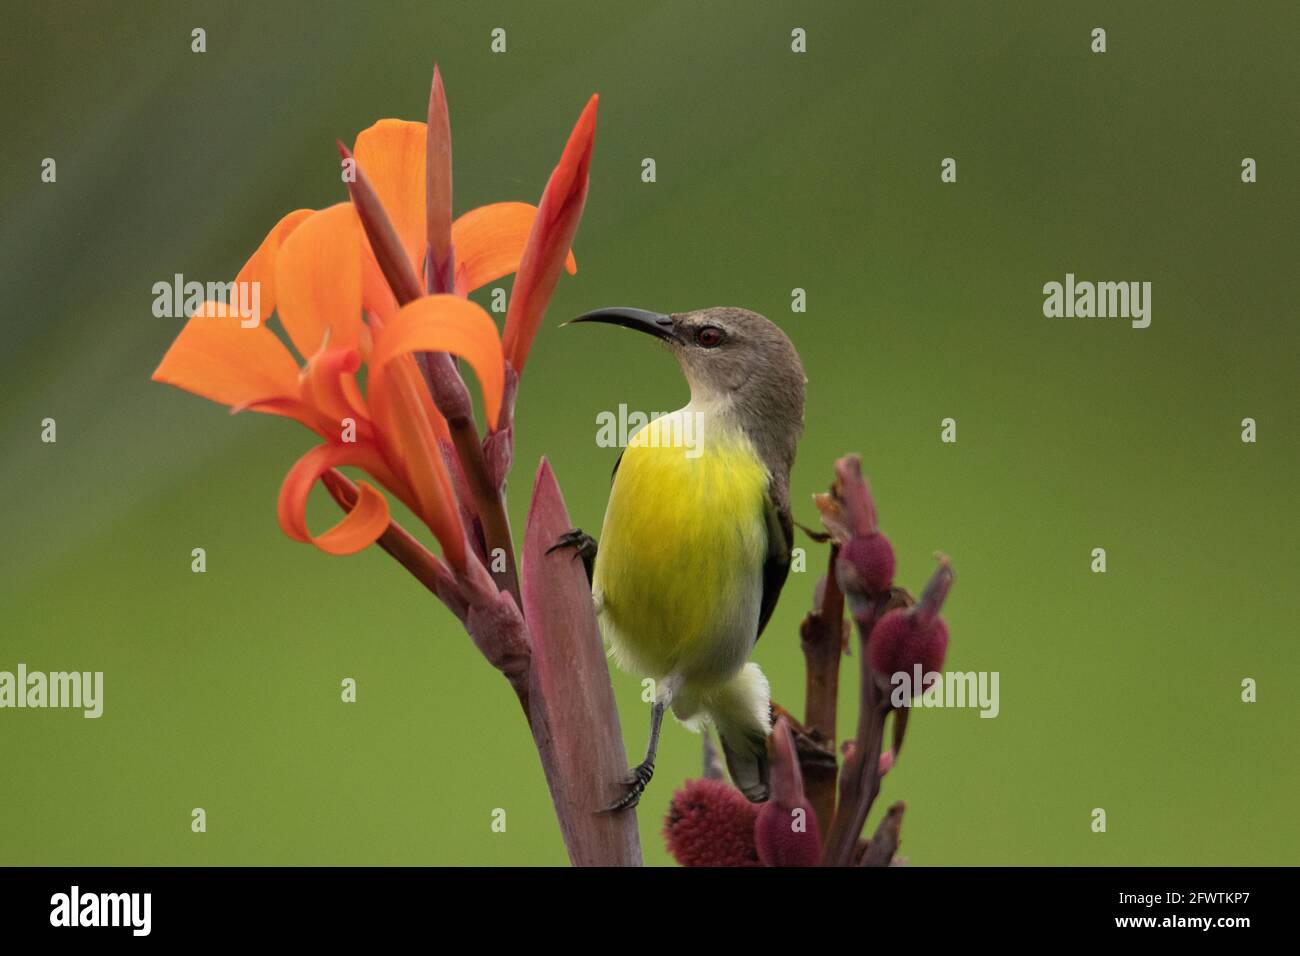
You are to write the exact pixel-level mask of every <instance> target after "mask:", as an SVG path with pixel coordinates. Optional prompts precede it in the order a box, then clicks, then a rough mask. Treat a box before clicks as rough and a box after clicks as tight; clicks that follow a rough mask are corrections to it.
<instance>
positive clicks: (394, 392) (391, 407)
mask: <svg viewBox="0 0 1300 956" xmlns="http://www.w3.org/2000/svg"><path fill="white" fill-rule="evenodd" d="M369 399H370V405H371V409H372V410H373V412H374V415H375V422H376V424H377V425H378V426H379V429H380V440H381V442H382V443H383V447H384V448H385V449H387V452H388V455H389V457H390V459H392V460H393V461H395V462H397V463H398V464H395V466H394V467H400V471H401V474H402V477H403V480H404V482H405V487H406V488H407V489H409V494H410V498H409V499H406V498H404V499H403V500H404V501H406V504H407V506H408V507H410V508H411V510H413V511H414V512H415V513H416V514H417V515H419V516H420V519H421V520H422V521H423V522H424V523H425V524H426V525H427V526H428V528H429V530H430V531H432V532H433V534H434V537H436V538H437V539H438V542H439V543H440V544H441V545H442V551H443V554H444V555H445V556H446V558H447V561H448V562H449V563H450V564H451V566H452V567H454V568H455V569H456V570H458V571H463V570H464V569H465V529H464V526H463V525H462V524H461V520H460V512H459V509H458V507H457V505H456V492H455V488H454V487H453V486H452V483H451V477H450V476H449V475H448V474H447V466H446V463H445V462H444V461H443V458H442V451H441V449H440V447H439V440H438V431H439V429H441V430H442V431H444V432H445V431H446V424H445V423H444V422H443V421H442V417H441V416H440V415H439V414H438V412H437V410H436V409H434V407H433V402H432V401H431V400H430V399H429V391H428V389H427V388H426V387H425V385H424V380H423V379H422V378H421V377H420V373H419V370H418V369H417V368H416V365H415V359H414V357H413V356H410V355H399V356H397V357H396V358H395V359H393V360H392V361H391V362H389V363H388V364H387V370H386V373H385V374H382V375H376V374H373V372H372V375H371V377H370V384H369Z"/></svg>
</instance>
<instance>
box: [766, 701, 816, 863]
mask: <svg viewBox="0 0 1300 956" xmlns="http://www.w3.org/2000/svg"><path fill="white" fill-rule="evenodd" d="M769 749H770V752H771V758H772V796H771V798H770V799H769V800H768V801H767V803H765V804H763V806H762V807H761V808H760V809H759V811H758V819H757V820H756V821H755V823H754V843H755V844H756V845H757V847H758V858H759V859H760V860H762V861H763V862H764V863H765V864H767V865H768V866H816V865H817V864H818V863H819V862H820V861H821V856H822V843H821V833H820V831H819V830H818V827H817V814H816V813H815V812H814V810H813V807H812V803H811V802H810V801H809V800H808V798H807V797H805V796H804V792H803V775H802V773H801V771H800V769H799V755H798V753H797V752H796V750H795V745H794V735H793V734H792V733H791V732H790V724H789V722H788V721H787V720H786V719H785V718H784V717H782V718H781V719H780V720H779V721H777V725H776V727H775V728H773V730H772V737H771V742H770V747H769Z"/></svg>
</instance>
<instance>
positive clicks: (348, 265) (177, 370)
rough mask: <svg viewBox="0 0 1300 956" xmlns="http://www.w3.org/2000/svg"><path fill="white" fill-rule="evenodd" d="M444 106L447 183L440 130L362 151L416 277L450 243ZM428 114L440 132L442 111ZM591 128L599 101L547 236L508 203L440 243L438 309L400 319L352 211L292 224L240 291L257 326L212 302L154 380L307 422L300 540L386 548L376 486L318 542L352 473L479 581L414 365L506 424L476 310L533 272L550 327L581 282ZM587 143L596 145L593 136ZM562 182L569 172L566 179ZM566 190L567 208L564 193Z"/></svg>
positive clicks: (264, 252)
mask: <svg viewBox="0 0 1300 956" xmlns="http://www.w3.org/2000/svg"><path fill="white" fill-rule="evenodd" d="M434 93H435V100H438V99H439V97H440V96H441V80H440V78H439V77H438V76H437V74H436V73H435V79H434ZM441 102H442V109H443V113H442V120H443V122H442V123H441V124H438V125H435V127H434V129H435V136H434V137H433V143H434V147H435V149H436V151H437V156H436V158H437V159H438V160H439V161H445V165H446V176H445V181H440V180H438V179H437V178H436V177H435V175H434V172H433V170H434V167H436V166H438V165H439V164H438V163H435V164H433V166H427V164H426V153H427V142H428V139H429V133H428V130H429V127H427V126H426V125H425V124H424V123H410V122H405V121H401V120H392V119H386V120H380V121H379V122H378V123H376V124H375V125H374V126H371V127H370V128H369V129H367V130H365V131H363V132H362V133H361V134H360V135H359V136H358V137H357V141H356V149H355V154H354V155H355V161H356V164H357V166H358V167H359V168H360V169H361V170H362V171H363V172H364V174H365V176H366V178H367V179H368V180H369V182H370V183H371V185H372V187H373V188H374V191H375V193H376V194H377V195H378V197H379V199H380V200H381V202H382V205H383V207H384V213H385V214H386V215H387V217H388V219H389V221H390V222H391V223H392V226H393V230H394V232H395V233H396V235H397V238H398V239H399V240H400V243H401V246H402V250H403V251H404V253H405V255H406V256H407V257H408V258H409V260H410V263H411V265H412V267H413V269H414V271H415V273H416V274H417V275H420V274H423V271H424V265H425V260H426V258H427V257H426V254H425V253H426V249H427V248H429V246H428V241H429V240H428V235H427V234H428V233H433V234H435V235H436V233H437V230H438V223H437V222H435V223H434V224H433V225H434V228H433V229H432V230H429V229H428V226H429V223H428V221H427V220H428V219H429V213H428V212H427V211H426V198H427V196H426V188H427V185H426V184H427V181H432V182H433V185H434V189H435V191H436V193H437V194H438V195H436V196H435V198H436V199H444V198H445V200H446V205H447V207H449V206H450V142H449V140H446V136H447V134H446V124H445V100H444V101H441ZM430 113H431V118H433V117H434V110H433V108H432V107H431V111H430ZM594 119H595V98H594V97H593V98H592V102H591V103H589V104H588V107H587V110H586V111H584V113H583V116H582V119H580V120H579V124H578V128H575V131H574V135H573V137H571V138H570V143H569V146H568V147H567V148H566V151H565V158H563V159H562V160H561V166H560V167H557V170H556V173H555V174H553V176H552V181H551V183H548V186H547V192H546V193H545V194H544V196H543V200H542V210H543V213H544V220H545V221H543V222H541V224H539V220H538V210H537V209H536V208H535V207H533V206H530V205H528V204H526V203H515V202H508V203H495V204H492V205H488V206H482V207H480V208H478V209H474V210H471V211H470V212H467V213H465V214H464V215H463V216H461V217H460V218H459V219H456V220H455V221H454V222H452V223H451V226H450V237H449V240H450V242H449V244H448V242H447V241H446V238H444V239H443V241H442V242H440V243H435V246H437V245H440V246H442V247H443V248H444V249H446V253H445V254H444V255H443V259H442V265H443V266H444V267H446V266H449V267H450V268H451V270H452V271H451V275H452V276H454V293H455V294H438V295H428V296H424V297H422V298H417V299H414V301H409V302H408V303H407V304H406V305H405V306H402V307H401V308H399V307H398V303H397V300H396V298H395V297H394V294H393V291H392V290H391V289H390V288H389V285H388V283H387V282H386V281H385V278H384V273H383V271H381V269H380V267H379V265H378V262H377V260H376V258H375V254H374V252H373V250H372V249H371V247H370V244H369V242H367V240H366V233H365V231H364V230H363V228H362V225H361V221H360V220H359V218H358V214H357V211H356V209H355V208H354V206H353V205H351V204H349V203H341V204H339V205H336V206H331V207H329V208H327V209H323V210H320V211H313V210H309V209H299V210H295V211H294V212H291V213H289V214H288V215H286V216H285V217H284V218H282V219H281V220H280V221H279V222H278V223H277V224H276V225H275V227H274V228H272V230H271V231H270V233H268V235H267V236H266V238H265V239H264V240H263V241H262V244H261V245H260V246H259V247H258V249H257V251H256V252H254V253H253V256H252V257H251V258H250V259H249V261H248V262H247V264H245V266H244V267H243V269H241V270H240V272H239V275H238V276H237V279H236V281H237V282H257V283H259V284H260V314H259V315H258V316H257V317H256V318H257V320H258V321H257V322H256V323H253V322H248V321H245V320H243V319H241V317H240V316H238V315H236V314H233V312H232V311H231V310H229V309H227V308H226V307H225V306H223V305H222V304H221V303H216V302H208V303H205V304H204V305H203V306H202V307H201V308H200V309H198V310H197V311H196V312H195V314H194V315H193V316H192V317H191V318H190V319H189V321H188V322H187V323H186V325H185V327H184V328H183V329H182V330H181V333H180V335H179V336H177V338H176V341H175V342H173V344H172V346H171V348H170V349H169V350H168V352H167V354H166V355H165V356H164V357H163V360H162V363H161V364H160V365H159V366H158V368H157V370H156V371H155V372H154V374H153V378H154V380H155V381H159V382H165V383H167V384H170V385H174V386H176V387H178V388H181V389H184V390H186V391H189V392H193V393H194V394H197V395H201V396H203V397H205V398H208V399H211V400H212V401H216V402H220V403H222V404H224V405H229V406H230V407H231V410H232V411H256V412H263V413H267V414H273V415H281V416H285V417H288V418H293V419H296V420H297V421H299V422H301V423H302V424H304V425H306V426H307V427H308V428H310V429H312V430H313V431H315V432H316V433H317V434H319V435H320V436H321V437H322V438H323V439H325V442H324V444H321V445H318V446H317V447H316V448H313V449H312V450H311V451H309V452H308V453H307V454H305V455H304V456H302V458H300V459H299V460H298V461H297V463H296V464H294V466H293V467H292V468H291V469H290V470H289V473H288V474H287V475H286V476H285V479H284V482H283V484H282V486H281V489H280V497H279V508H278V511H279V520H280V527H281V528H282V529H283V530H284V532H285V533H286V534H287V535H289V537H291V538H294V539H295V540H298V541H303V542H311V543H312V544H314V545H316V547H318V548H320V549H321V550H322V551H326V552H328V553H330V554H350V553H353V552H356V551H359V550H361V549H362V548H365V547H366V546H368V545H369V544H371V543H372V542H374V541H375V540H376V539H377V538H378V537H379V536H380V535H382V534H383V533H384V531H385V530H386V529H387V528H388V526H389V521H390V518H389V511H388V503H387V501H386V499H385V498H384V496H383V495H382V494H381V493H380V492H379V491H377V490H376V489H375V488H374V487H373V486H372V485H370V484H368V483H366V482H364V481H360V482H357V489H358V496H357V501H356V504H355V505H354V506H353V507H352V509H351V510H350V511H349V512H348V513H347V514H346V515H345V516H344V518H343V520H342V521H340V522H339V523H338V524H337V525H335V526H334V527H333V528H331V529H330V530H328V531H326V532H324V533H322V534H319V535H313V534H312V533H311V531H310V530H309V529H308V527H307V522H306V514H305V511H306V502H307V495H308V492H309V491H310V490H311V487H312V486H313V485H314V484H315V482H316V481H317V480H318V479H319V478H320V477H321V476H322V475H324V474H325V473H326V472H328V471H330V470H331V469H333V468H336V467H338V466H341V465H352V466H357V467H360V468H362V469H364V470H365V471H366V472H368V473H369V475H370V476H371V477H372V478H373V479H374V480H375V481H377V482H378V483H379V484H380V485H382V486H383V487H385V488H387V489H388V491H389V492H390V493H392V494H393V495H395V496H396V497H397V498H398V499H399V500H401V501H402V502H403V503H404V504H405V505H406V506H407V507H408V508H410V509H411V510H412V511H413V512H414V513H415V514H416V515H417V516H418V517H419V518H420V519H421V520H422V521H423V522H424V523H425V524H426V525H427V526H428V528H429V529H430V530H431V531H432V532H433V534H434V536H435V537H436V538H437V539H438V541H439V543H440V544H441V545H442V549H443V553H444V555H445V556H446V558H447V561H448V562H449V563H450V564H451V566H452V567H453V568H454V569H455V570H456V571H457V572H463V571H464V570H465V569H466V561H467V541H466V533H465V528H464V525H463V524H462V521H461V517H460V510H459V508H458V505H457V501H456V498H455V492H454V489H453V484H452V481H451V479H450V477H449V474H448V470H447V465H446V463H445V461H444V459H443V450H442V449H443V448H444V447H447V446H448V428H447V423H446V422H445V421H444V420H443V417H442V416H441V415H440V414H439V412H438V410H437V408H436V407H435V406H434V404H433V400H432V399H431V398H430V395H429V391H428V389H427V387H426V385H425V382H424V380H423V378H422V377H421V374H420V371H419V368H418V366H417V365H416V361H415V355H416V354H417V353H424V352H442V353H448V354H452V355H457V356H460V357H461V358H463V359H465V360H466V361H467V362H468V363H469V365H470V366H471V367H472V368H473V370H474V372H475V374H476V375H477V377H478V381H479V384H480V387H481V388H482V391H483V400H484V406H485V410H486V412H487V417H488V421H489V422H490V423H495V422H497V421H498V418H499V416H500V414H501V410H502V402H503V395H504V389H505V377H506V358H505V355H504V354H503V350H502V345H501V339H500V337H499V336H498V334H497V329H496V326H495V324H494V323H493V321H492V319H491V317H490V316H488V314H487V313H486V312H484V311H483V309H481V308H480V307H479V306H477V305H475V304H474V303H472V302H470V301H469V300H468V299H466V298H464V296H466V295H467V294H468V293H469V292H471V291H473V290H474V289H476V288H478V287H480V286H482V285H484V284H485V283H488V282H492V281H494V280H496V279H499V278H501V277H503V276H506V275H508V274H510V273H511V272H514V271H515V270H516V269H517V268H519V266H520V260H521V258H524V259H527V258H529V257H531V258H532V259H533V260H535V261H538V262H541V263H543V264H544V265H545V266H546V269H547V271H548V272H553V273H554V274H553V275H544V276H543V277H542V281H540V282H539V281H538V280H537V279H536V278H534V279H530V280H528V282H527V283H526V291H525V294H524V295H523V298H525V299H528V300H530V301H531V305H530V310H531V311H536V312H537V319H538V320H540V309H539V308H538V307H537V304H538V301H539V300H540V301H541V306H542V307H544V305H545V299H546V298H549V294H550V291H551V288H553V286H554V280H555V278H556V277H558V272H559V265H560V263H561V262H563V263H564V264H565V265H567V267H568V270H569V272H570V273H573V272H574V271H575V270H576V267H575V265H574V262H573V256H572V253H571V252H569V251H568V249H569V244H570V243H571V242H572V238H573V231H574V229H575V228H576V225H577V221H576V218H574V219H573V221H572V227H573V228H569V226H570V223H569V222H568V217H567V215H566V213H567V212H569V211H571V210H572V208H573V206H574V202H573V194H575V192H576V193H580V198H579V199H578V203H577V209H578V212H579V213H580V212H581V199H583V198H585V195H586V174H587V167H588V164H589V162H590V151H591V143H592V136H593V135H594ZM579 129H583V130H584V131H585V132H584V133H583V135H582V136H581V137H580V136H579ZM439 136H441V139H440V138H439ZM444 140H445V142H444ZM575 141H576V142H575ZM571 154H572V155H571ZM561 168H563V169H565V170H566V172H565V173H564V176H563V177H560V170H561ZM579 169H580V175H578V173H577V172H576V170H579ZM426 177H428V179H427V178H426ZM557 177H560V178H561V179H562V183H561V186H562V188H563V189H564V190H565V191H566V195H565V196H559V195H557V194H556V190H555V189H552V186H553V185H555V181H556V179H557ZM558 188H560V187H557V189H558ZM433 205H434V206H435V207H436V206H437V205H438V204H437V203H435V204H433ZM548 209H549V210H551V212H550V213H549V214H547V213H546V211H547V210H548ZM556 209H559V210H560V215H559V216H558V218H557V214H556V212H555V210H556ZM437 215H438V210H437V208H435V209H434V218H437ZM448 218H449V213H448ZM446 221H447V220H446V219H443V220H442V228H443V229H445V228H446ZM453 257H454V258H453ZM388 261H390V262H391V261H392V260H391V259H390V260H388ZM552 265H553V266H554V268H553V269H552V268H551V266H552ZM530 268H533V267H530ZM534 271H535V270H534ZM547 278H549V280H550V284H549V286H548V285H546V282H545V280H546V279H547ZM527 290H532V291H527ZM408 298H409V296H408ZM531 311H530V316H529V318H530V319H531V318H532V316H531ZM272 312H275V313H276V314H277V315H278V316H279V320H280V324H281V325H282V326H283V328H284V332H285V333H286V336H287V338H288V340H289V342H290V343H292V346H293V349H294V350H295V351H296V352H297V354H298V355H299V356H301V357H302V358H303V360H304V362H303V364H302V366H301V367H300V365H299V362H298V360H297V359H295V357H294V354H293V352H291V351H290V349H289V348H288V347H286V345H285V344H284V343H283V342H282V341H281V340H280V338H278V337H277V336H276V334H275V333H274V332H272V331H271V330H270V329H269V328H268V327H267V326H266V324H265V322H266V320H267V319H268V318H269V316H270V315H271V313H272ZM363 313H364V319H363ZM511 315H514V310H513V307H512V310H511ZM507 327H508V328H509V325H508V326H507ZM534 331H535V325H534ZM528 341H531V335H530V336H529V337H528ZM519 362H520V364H522V354H521V356H520V359H519ZM362 365H366V366H367V374H366V380H365V387H364V390H363V388H362V385H361V384H360V382H359V381H358V379H357V375H358V373H359V371H360V370H361V366H362Z"/></svg>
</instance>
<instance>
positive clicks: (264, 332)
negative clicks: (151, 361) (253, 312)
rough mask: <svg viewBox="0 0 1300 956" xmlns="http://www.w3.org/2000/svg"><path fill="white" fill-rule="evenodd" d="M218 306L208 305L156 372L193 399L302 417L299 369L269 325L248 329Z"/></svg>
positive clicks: (188, 325) (155, 376)
mask: <svg viewBox="0 0 1300 956" xmlns="http://www.w3.org/2000/svg"><path fill="white" fill-rule="evenodd" d="M227 311H228V310H227V308H226V306H225V305H224V304H222V303H220V302H205V303H203V305H202V306H200V308H199V309H198V311H196V312H195V313H194V315H192V316H191V317H190V319H189V321H188V322H186V323H185V327H184V328H183V329H181V334H180V335H178V336H176V341H174V342H173V343H172V345H171V348H169V349H168V350H167V354H166V355H164V356H163V360H162V362H161V363H160V364H159V365H158V368H157V369H156V370H155V371H154V373H153V380H154V381H155V382H165V383H166V384H168V385H174V386H176V387H177V388H181V389H184V390H185V391H187V392H193V393H194V394H195V395H201V396H203V397H204V398H207V399H211V400H212V401H214V402H220V403H221V404H222V405H230V406H233V407H236V408H242V407H246V406H256V405H257V404H258V403H261V402H270V403H282V404H277V405H275V406H274V407H267V408H259V409H257V410H258V411H267V412H270V413H272V414H279V415H288V416H289V417H292V418H299V417H300V416H299V415H298V414H295V412H294V409H296V408H297V407H298V401H297V400H298V366H297V364H296V363H295V362H294V360H293V356H292V355H290V354H289V350H288V349H287V348H285V347H284V345H283V343H281V342H280V340H279V339H277V338H276V337H275V333H273V332H271V330H270V329H268V328H267V327H266V326H265V325H262V324H260V323H259V324H258V325H256V326H253V327H252V328H245V327H244V326H243V324H242V322H243V320H242V319H241V318H240V317H239V316H238V315H225V314H223V313H225V312H227Z"/></svg>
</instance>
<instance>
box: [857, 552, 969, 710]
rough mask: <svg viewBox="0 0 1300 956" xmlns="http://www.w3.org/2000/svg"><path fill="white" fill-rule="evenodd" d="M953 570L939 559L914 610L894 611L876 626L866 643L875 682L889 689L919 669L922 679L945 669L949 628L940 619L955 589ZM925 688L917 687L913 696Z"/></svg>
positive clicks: (943, 558) (944, 561) (898, 609)
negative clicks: (894, 680) (900, 675)
mask: <svg viewBox="0 0 1300 956" xmlns="http://www.w3.org/2000/svg"><path fill="white" fill-rule="evenodd" d="M952 580H953V573H952V566H951V565H950V564H949V563H948V559H947V558H946V557H943V556H942V555H940V556H939V568H938V570H936V571H935V572H934V575H933V576H932V577H931V578H930V581H929V583H928V584H926V586H925V590H924V591H923V592H922V594H921V600H920V601H919V602H917V604H916V606H915V607H912V608H895V609H894V610H892V611H889V612H888V613H887V614H885V616H884V617H882V618H881V619H880V620H879V621H877V622H876V626H875V627H874V628H873V629H872V631H871V636H870V637H869V638H868V639H867V654H868V658H869V660H870V662H871V669H872V671H874V672H875V675H876V680H877V681H878V682H879V683H880V684H881V685H882V686H888V685H889V683H890V680H891V678H892V677H893V675H894V674H897V673H900V672H901V673H905V674H908V675H911V674H913V673H914V672H915V670H916V668H918V667H919V668H920V669H921V673H922V675H925V674H929V673H931V672H937V671H938V670H939V669H940V668H941V667H943V661H944V657H945V656H946V655H947V653H948V625H947V624H945V623H944V621H943V618H941V617H940V616H939V611H940V609H941V608H942V607H943V602H944V599H945V598H946V597H947V596H948V590H949V588H951V587H952ZM922 689H923V688H920V687H914V688H913V692H914V693H917V694H919V693H921V691H922Z"/></svg>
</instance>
